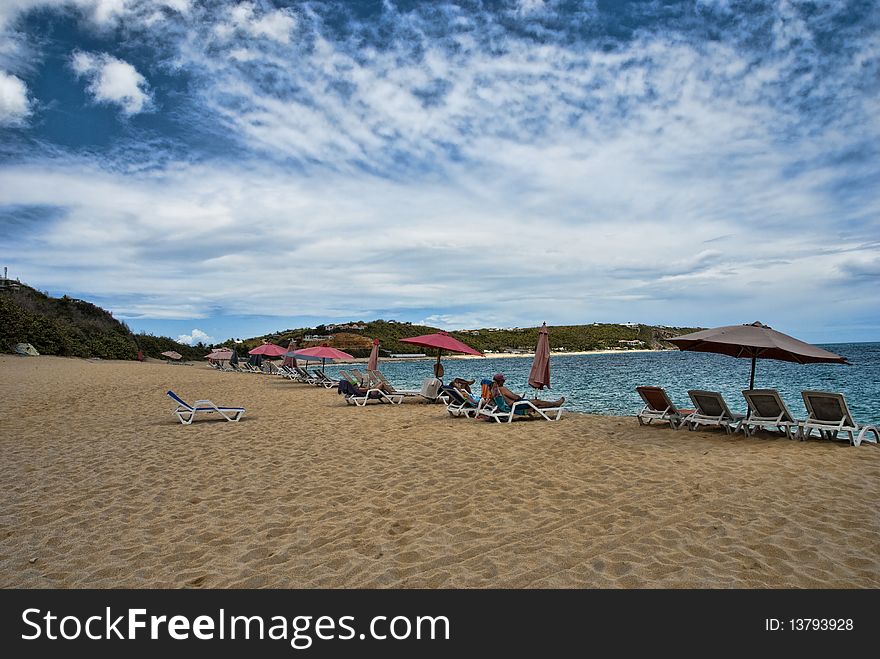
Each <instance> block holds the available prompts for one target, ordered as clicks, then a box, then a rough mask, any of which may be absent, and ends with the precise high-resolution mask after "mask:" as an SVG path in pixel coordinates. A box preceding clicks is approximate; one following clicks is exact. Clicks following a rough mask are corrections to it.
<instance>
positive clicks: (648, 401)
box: [636, 386, 696, 430]
mask: <svg viewBox="0 0 880 659" xmlns="http://www.w3.org/2000/svg"><path fill="white" fill-rule="evenodd" d="M636 391H637V392H638V394H639V396H641V397H642V400H643V401H644V403H645V407H644V408H642V410H641V412H639V413H638V414H636V418H637V419H638V420H639V425H640V426H647V425H650V424H651V422H653V421H666V422H668V423H669V426H670V427H671V428H672V429H673V430H678V429H679V428H681V426H682V422H683V421H684V419H685V417H686V416H688V415H689V414H693V413H694V412H695V411H696V410H682V409H679V408H677V407H676V406H675V403H673V402H672V400H671V399H670V398H669V395H668V394H667V393H666V391H665V390H664V389H663V387H654V386H643V387H636Z"/></svg>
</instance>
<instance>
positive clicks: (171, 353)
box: [162, 350, 183, 360]
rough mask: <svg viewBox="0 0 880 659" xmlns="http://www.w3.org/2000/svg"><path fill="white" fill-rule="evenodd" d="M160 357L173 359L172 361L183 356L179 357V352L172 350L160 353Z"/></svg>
mask: <svg viewBox="0 0 880 659" xmlns="http://www.w3.org/2000/svg"><path fill="white" fill-rule="evenodd" d="M162 356H163V357H168V359H174V360H177V359H182V358H183V355H181V354H180V353H179V352H176V351H174V350H166V351H165V352H163V353H162Z"/></svg>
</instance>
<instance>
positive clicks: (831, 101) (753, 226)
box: [0, 0, 880, 342]
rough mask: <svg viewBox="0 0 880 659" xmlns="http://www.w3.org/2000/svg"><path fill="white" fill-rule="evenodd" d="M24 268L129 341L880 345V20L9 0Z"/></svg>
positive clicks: (518, 6)
mask: <svg viewBox="0 0 880 659" xmlns="http://www.w3.org/2000/svg"><path fill="white" fill-rule="evenodd" d="M0 44H2V45H0V228H2V230H3V236H4V238H3V250H2V251H3V259H2V261H3V264H4V265H8V266H9V268H10V274H11V275H12V276H18V277H21V279H22V280H23V281H26V282H28V283H29V284H31V285H33V286H35V287H37V288H39V289H42V290H48V291H49V292H51V293H56V294H62V293H66V294H69V295H73V296H76V297H82V298H85V299H88V300H90V301H93V302H96V303H97V304H100V305H102V306H104V307H105V308H108V309H110V310H111V311H113V313H114V315H115V316H116V317H117V318H120V319H124V320H125V321H126V322H127V323H128V324H129V325H130V326H131V327H132V328H133V329H135V330H146V331H151V332H155V333H160V334H167V335H171V336H175V337H176V336H178V335H185V336H195V337H196V338H197V339H198V338H202V339H204V337H209V338H208V339H205V340H211V339H214V340H218V341H219V340H223V339H226V338H228V337H231V336H252V335H256V334H261V333H265V332H269V331H273V330H277V329H284V328H288V327H298V326H302V325H313V324H317V323H321V322H333V321H337V320H351V319H363V320H369V319H373V318H386V319H389V318H394V319H398V320H408V321H413V322H426V323H429V324H433V325H437V326H441V327H445V328H450V329H455V328H464V327H480V326H511V325H520V326H524V325H537V324H540V322H542V321H544V320H546V321H547V322H548V323H550V324H567V323H580V322H593V321H600V322H614V321H637V322H645V323H658V324H668V325H702V326H714V325H723V324H732V323H738V322H751V321H753V320H761V321H763V322H765V323H767V324H769V325H772V326H773V327H775V328H777V329H780V330H782V331H785V332H788V333H791V334H794V335H795V336H798V337H800V338H803V339H805V340H808V341H816V342H829V341H867V340H880V286H878V284H880V249H878V247H880V194H878V191H880V158H878V145H880V140H878V138H880V103H878V91H880V8H878V4H877V3H876V2H872V1H863V2H840V1H833V2H832V1H822V0H814V1H812V2H801V1H796V0H780V1H774V2H769V1H768V2H754V1H749V2H734V1H727V0H716V1H709V0H701V1H691V2H650V1H648V2H608V1H595V2H572V1H567V0H566V1H561V0H560V1H554V0H546V1H544V2H541V1H540V0H520V1H514V0H509V1H500V0H499V1H496V2H488V1H486V2H449V3H443V2H431V3H424V2H414V1H409V2H403V1H393V0H385V1H384V2H382V1H375V2H282V1H280V0H262V1H259V2H221V1H218V2H198V1H196V0H154V1H151V2H148V1H146V0H55V1H51V2H50V1H41V0H4V2H2V3H0Z"/></svg>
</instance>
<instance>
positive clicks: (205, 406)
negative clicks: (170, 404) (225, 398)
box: [167, 389, 244, 425]
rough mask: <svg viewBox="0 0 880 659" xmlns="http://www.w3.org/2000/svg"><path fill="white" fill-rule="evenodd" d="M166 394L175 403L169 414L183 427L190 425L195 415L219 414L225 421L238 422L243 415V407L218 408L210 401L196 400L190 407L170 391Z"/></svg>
mask: <svg viewBox="0 0 880 659" xmlns="http://www.w3.org/2000/svg"><path fill="white" fill-rule="evenodd" d="M167 393H168V395H169V396H171V399H172V400H174V401H175V402H176V403H177V408H176V409H175V410H173V411H172V412H171V413H172V414H174V415H176V416H177V418H178V420H179V421H180V422H181V423H182V424H184V425H189V424H191V423H192V422H193V421H194V420H195V418H196V414H219V415H220V416H222V417H223V418H224V419H226V420H227V421H238V420H239V419H240V418H241V417H242V415H243V414H244V408H243V407H220V406H218V405H215V404H214V403H213V402H211V401H210V400H197V401H196V402H195V404H194V405H190V404H189V403H187V402H186V401H184V400H183V399H182V398H181V397H180V396H178V395H177V394H176V393H174V392H173V391H171V390H170V389H169V390H168V392H167Z"/></svg>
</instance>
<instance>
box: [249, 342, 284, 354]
mask: <svg viewBox="0 0 880 659" xmlns="http://www.w3.org/2000/svg"><path fill="white" fill-rule="evenodd" d="M248 354H249V355H263V356H264V357H280V356H281V355H286V354H287V348H282V347H281V346H277V345H275V344H274V343H264V344H263V345H261V346H257V347H256V348H254V349H253V350H248Z"/></svg>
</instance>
